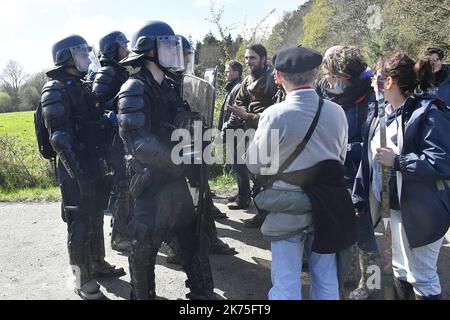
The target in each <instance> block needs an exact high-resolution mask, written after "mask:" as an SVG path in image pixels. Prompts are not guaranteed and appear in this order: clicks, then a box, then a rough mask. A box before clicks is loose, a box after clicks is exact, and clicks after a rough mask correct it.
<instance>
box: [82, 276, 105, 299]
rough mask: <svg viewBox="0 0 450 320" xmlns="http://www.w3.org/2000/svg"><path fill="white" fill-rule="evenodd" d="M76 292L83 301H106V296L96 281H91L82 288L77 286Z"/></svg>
mask: <svg viewBox="0 0 450 320" xmlns="http://www.w3.org/2000/svg"><path fill="white" fill-rule="evenodd" d="M74 292H75V293H76V294H77V295H79V296H80V297H81V298H82V299H83V300H106V299H107V298H106V296H105V295H104V294H103V292H101V290H100V285H99V284H98V283H97V281H95V280H91V281H89V282H87V283H85V284H84V285H82V286H77V285H75V287H74Z"/></svg>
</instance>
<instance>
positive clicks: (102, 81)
mask: <svg viewBox="0 0 450 320" xmlns="http://www.w3.org/2000/svg"><path fill="white" fill-rule="evenodd" d="M115 76H116V71H115V70H114V68H112V67H109V66H108V67H103V68H101V69H100V71H99V72H97V74H96V76H95V79H94V82H93V84H92V92H93V93H94V94H95V95H96V96H97V97H98V98H99V99H101V100H102V99H104V100H109V99H112V98H114V95H115V93H117V92H115V93H114V92H113V91H115V90H117V85H116V89H114V77H115Z"/></svg>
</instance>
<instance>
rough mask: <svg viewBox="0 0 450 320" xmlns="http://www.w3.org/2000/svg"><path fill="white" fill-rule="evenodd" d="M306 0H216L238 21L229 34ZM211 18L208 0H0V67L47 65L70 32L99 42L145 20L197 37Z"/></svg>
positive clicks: (127, 31) (212, 28)
mask: <svg viewBox="0 0 450 320" xmlns="http://www.w3.org/2000/svg"><path fill="white" fill-rule="evenodd" d="M304 2H305V0H283V1H272V0H259V1H243V0H216V1H215V7H216V8H217V9H219V8H221V7H222V6H223V7H224V10H225V11H224V12H225V13H224V16H223V20H224V24H225V25H230V24H233V23H237V24H238V25H237V28H236V29H235V31H234V32H232V35H233V36H236V34H238V33H240V34H242V33H243V29H244V25H245V23H246V25H247V26H250V27H251V26H254V25H256V23H257V22H258V21H259V20H261V19H262V18H263V17H264V16H265V15H266V14H267V13H269V12H270V11H271V10H272V9H277V10H276V12H275V14H274V15H272V16H271V17H270V18H269V19H268V23H269V24H270V25H271V26H273V25H274V24H275V23H276V22H277V21H279V19H280V17H281V16H282V14H283V12H285V11H292V10H295V9H297V7H298V6H299V5H300V4H302V3H304ZM209 17H210V0H193V1H187V0H178V1H164V0H162V1H161V0H160V1H154V0H147V1H144V0H128V1H111V0H108V1H107V0H70V1H64V0H18V1H12V0H2V1H0V41H1V43H2V50H1V51H0V68H1V69H3V67H4V66H5V64H6V62H7V61H8V60H9V59H14V60H16V61H18V62H19V63H21V64H22V65H23V66H24V67H25V70H26V72H27V73H34V72H38V71H42V70H45V69H48V68H49V67H51V65H52V58H51V47H52V44H53V43H54V42H55V41H57V40H59V39H61V38H63V37H65V36H67V35H70V34H79V35H81V36H83V37H84V38H86V40H87V41H88V42H89V43H90V44H93V45H95V46H96V47H98V40H99V38H100V37H102V36H103V35H105V34H107V33H108V32H110V31H113V30H120V31H123V32H124V33H125V34H126V35H127V36H128V37H129V38H130V39H131V37H132V35H133V34H134V32H135V31H136V30H137V29H139V28H140V27H141V26H142V25H143V24H144V23H145V22H146V21H149V20H162V21H164V22H167V23H168V24H169V25H171V26H172V28H173V29H174V30H175V32H176V33H179V34H183V35H185V36H186V37H188V36H189V35H191V36H192V37H193V39H194V40H201V39H202V38H203V37H204V35H205V34H206V33H208V31H212V32H213V33H215V34H216V32H215V31H216V30H215V26H214V25H213V24H211V23H210V22H208V21H206V19H207V18H209Z"/></svg>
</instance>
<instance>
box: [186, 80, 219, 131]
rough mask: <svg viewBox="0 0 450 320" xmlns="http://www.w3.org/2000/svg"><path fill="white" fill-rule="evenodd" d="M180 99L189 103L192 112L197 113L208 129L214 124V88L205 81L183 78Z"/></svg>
mask: <svg viewBox="0 0 450 320" xmlns="http://www.w3.org/2000/svg"><path fill="white" fill-rule="evenodd" d="M182 97H183V100H185V101H186V102H187V103H189V105H190V107H191V109H192V111H194V112H198V113H199V114H200V115H201V116H202V117H203V118H204V120H205V124H206V126H207V127H208V128H212V127H213V123H214V104H215V99H216V90H215V88H214V87H213V86H212V85H211V84H210V83H209V82H208V81H206V80H204V79H201V78H198V77H195V76H192V75H184V76H183V87H182Z"/></svg>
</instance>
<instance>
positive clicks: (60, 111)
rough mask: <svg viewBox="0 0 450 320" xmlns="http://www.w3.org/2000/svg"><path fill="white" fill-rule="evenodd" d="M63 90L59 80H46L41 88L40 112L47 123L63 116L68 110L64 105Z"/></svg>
mask: <svg viewBox="0 0 450 320" xmlns="http://www.w3.org/2000/svg"><path fill="white" fill-rule="evenodd" d="M63 90H64V85H63V84H62V83H61V82H59V81H50V82H47V83H46V84H45V85H44V88H43V89H42V96H41V104H42V114H43V115H44V119H45V121H46V123H47V124H50V123H52V122H53V120H55V119H58V118H63V117H64V116H65V115H66V113H67V111H68V110H67V109H66V107H65V106H64V104H65V103H64V102H65V101H64V97H63Z"/></svg>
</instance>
